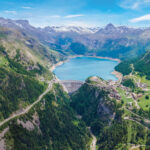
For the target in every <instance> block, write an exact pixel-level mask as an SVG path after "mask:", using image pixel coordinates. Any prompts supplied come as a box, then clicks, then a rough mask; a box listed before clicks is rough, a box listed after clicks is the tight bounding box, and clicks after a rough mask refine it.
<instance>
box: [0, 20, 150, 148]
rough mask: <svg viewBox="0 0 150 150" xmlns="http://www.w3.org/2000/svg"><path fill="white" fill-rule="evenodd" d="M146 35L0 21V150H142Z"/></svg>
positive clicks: (146, 118)
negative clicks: (37, 26) (38, 26)
mask: <svg viewBox="0 0 150 150" xmlns="http://www.w3.org/2000/svg"><path fill="white" fill-rule="evenodd" d="M18 24H19V25H18ZM62 29H63V30H62ZM148 31H149V28H145V29H135V28H129V27H124V26H120V27H116V26H114V25H112V24H108V25H107V26H106V27H103V28H97V29H91V28H88V29H85V28H80V30H79V28H73V27H72V28H67V29H66V28H56V27H45V28H36V27H33V26H31V25H30V24H29V22H28V21H25V20H11V19H10V20H9V19H4V18H0V110H1V111H0V149H2V150H20V149H23V150H29V149H31V150H141V149H142V150H148V149H149V147H150V80H149V77H150V72H149V69H150V65H149V64H150V63H149V62H150V61H149V60H150V55H149V54H150V52H149V51H148V48H149V44H148V43H149V35H147V34H148ZM145 34H146V35H147V36H146V37H147V38H144V37H143V35H145ZM137 37H139V39H138V40H137ZM139 45H140V46H139ZM135 54H136V55H135ZM127 56H130V59H129V57H127ZM114 68H115V70H114Z"/></svg>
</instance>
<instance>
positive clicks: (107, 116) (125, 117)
mask: <svg viewBox="0 0 150 150" xmlns="http://www.w3.org/2000/svg"><path fill="white" fill-rule="evenodd" d="M122 92H124V93H122ZM126 92H127V91H126V87H125V86H123V85H118V84H117V83H116V84H114V85H111V84H109V82H106V81H104V80H102V79H100V78H98V77H91V78H89V79H88V80H87V81H86V83H85V84H84V85H83V86H82V87H81V88H80V89H79V91H77V92H76V93H74V94H73V95H72V103H71V106H72V107H73V108H74V109H75V110H76V111H77V113H78V114H79V115H81V116H82V120H83V121H84V122H85V123H86V125H87V126H91V130H92V132H93V134H95V136H96V137H97V148H98V149H99V150H101V149H102V150H130V149H135V148H137V149H138V150H139V149H149V146H150V143H149V140H150V139H149V135H150V129H149V127H150V124H149V120H146V119H144V117H145V116H146V114H147V115H149V111H144V110H142V107H141V109H140V110H138V109H137V108H136V105H134V99H132V98H128V97H126V96H124V94H126ZM131 93H132V92H131ZM129 94H130V92H129V91H128V95H129ZM140 112H141V113H140ZM138 114H140V115H138ZM144 114H145V116H144V117H143V115H144Z"/></svg>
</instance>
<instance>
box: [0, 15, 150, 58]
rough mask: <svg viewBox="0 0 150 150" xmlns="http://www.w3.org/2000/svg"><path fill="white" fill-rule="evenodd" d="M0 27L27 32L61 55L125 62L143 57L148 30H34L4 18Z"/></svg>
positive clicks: (149, 41) (25, 23) (149, 39)
mask: <svg viewBox="0 0 150 150" xmlns="http://www.w3.org/2000/svg"><path fill="white" fill-rule="evenodd" d="M0 26H2V27H9V28H13V29H16V30H19V31H20V32H23V33H27V34H29V35H31V36H32V37H34V38H36V39H38V40H39V41H40V42H41V43H43V44H46V45H47V46H49V47H50V48H52V49H54V50H57V51H58V52H60V53H62V54H64V55H70V54H84V55H98V56H108V57H113V58H120V59H129V58H134V57H138V56H139V55H141V54H144V53H145V52H146V50H148V49H149V48H150V28H145V29H144V28H129V27H126V26H119V27H116V26H114V25H113V24H111V23H110V24H108V25H106V27H104V28H83V27H74V26H70V27H66V26H61V27H55V26H52V27H45V28H35V27H33V26H31V25H30V24H29V22H28V21H26V20H10V19H4V18H0ZM83 51H84V53H83Z"/></svg>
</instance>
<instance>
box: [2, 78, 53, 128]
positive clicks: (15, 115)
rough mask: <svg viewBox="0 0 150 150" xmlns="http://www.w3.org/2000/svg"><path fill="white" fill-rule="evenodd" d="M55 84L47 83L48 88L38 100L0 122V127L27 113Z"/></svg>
mask: <svg viewBox="0 0 150 150" xmlns="http://www.w3.org/2000/svg"><path fill="white" fill-rule="evenodd" d="M54 82H55V79H53V80H51V81H50V82H49V83H48V88H47V89H46V90H45V91H44V92H43V93H42V94H41V95H40V96H39V97H38V99H37V100H36V101H35V102H34V103H33V104H31V105H29V106H28V107H27V108H26V109H23V110H22V111H21V112H19V113H16V114H13V115H12V116H10V117H9V118H7V119H5V120H4V121H2V122H0V127H1V126H2V125H3V124H5V123H6V122H8V121H10V120H11V119H14V118H15V117H18V116H21V115H24V114H26V113H28V112H29V110H30V109H31V108H32V107H33V106H34V105H36V104H37V103H38V102H40V101H41V99H42V98H43V97H44V96H45V95H46V94H47V93H48V92H49V91H50V90H51V88H52V85H53V83H54Z"/></svg>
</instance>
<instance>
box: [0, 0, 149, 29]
mask: <svg viewBox="0 0 150 150" xmlns="http://www.w3.org/2000/svg"><path fill="white" fill-rule="evenodd" d="M0 17H4V18H11V19H27V20H29V22H30V23H31V24H32V25H34V26H37V27H38V26H40V27H44V26H53V25H54V26H62V25H66V26H93V27H95V26H104V25H106V24H108V23H113V24H115V25H128V26H133V27H147V26H150V0H0Z"/></svg>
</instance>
